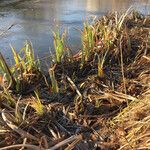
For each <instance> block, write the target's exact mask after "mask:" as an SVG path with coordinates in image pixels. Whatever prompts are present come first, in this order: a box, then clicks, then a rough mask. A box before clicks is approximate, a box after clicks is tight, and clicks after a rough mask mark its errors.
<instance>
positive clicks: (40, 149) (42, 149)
mask: <svg viewBox="0 0 150 150" xmlns="http://www.w3.org/2000/svg"><path fill="white" fill-rule="evenodd" d="M23 146H24V147H26V148H29V149H31V150H45V149H44V148H42V147H40V148H39V147H38V146H35V145H30V144H17V145H10V146H6V147H3V148H0V150H7V149H13V148H18V147H23Z"/></svg>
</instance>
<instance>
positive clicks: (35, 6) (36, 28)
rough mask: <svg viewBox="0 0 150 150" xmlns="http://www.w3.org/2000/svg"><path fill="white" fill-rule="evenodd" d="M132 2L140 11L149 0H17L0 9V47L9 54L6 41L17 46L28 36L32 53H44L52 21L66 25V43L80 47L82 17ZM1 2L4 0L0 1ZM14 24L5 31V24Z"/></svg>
mask: <svg viewBox="0 0 150 150" xmlns="http://www.w3.org/2000/svg"><path fill="white" fill-rule="evenodd" d="M131 5H132V6H133V7H134V8H136V9H137V10H140V11H142V13H145V14H146V13H148V12H149V11H150V0H82V1H81V0H20V1H19V0H18V1H15V2H13V3H12V1H11V4H9V3H8V2H7V5H5V6H6V7H1V9H0V21H1V24H0V29H1V30H0V32H1V31H2V30H6V32H5V34H4V35H3V36H0V50H1V51H2V52H3V53H4V54H5V55H6V56H7V57H9V58H10V57H11V53H10V52H9V51H10V48H9V43H11V44H12V45H14V46H15V47H16V48H17V49H20V48H21V47H22V45H23V43H24V41H25V40H27V39H28V40H31V41H32V43H33V45H34V48H35V49H36V53H38V54H39V55H40V56H42V55H45V53H47V52H48V51H49V47H52V45H50V43H52V33H51V30H54V29H55V27H56V24H60V25H61V27H63V28H64V27H68V28H69V39H68V41H69V43H71V45H70V46H71V47H73V49H78V48H79V47H80V38H79V37H80V33H79V32H78V31H77V30H76V28H78V27H79V28H82V21H83V20H84V19H86V17H87V16H89V15H104V14H105V13H107V12H108V11H124V10H126V9H128V8H129V7H130V6H131ZM0 6H4V1H0ZM11 24H15V25H14V26H13V27H12V28H11V29H10V30H9V31H7V27H9V26H10V25H11Z"/></svg>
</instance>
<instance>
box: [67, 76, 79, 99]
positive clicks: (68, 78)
mask: <svg viewBox="0 0 150 150" xmlns="http://www.w3.org/2000/svg"><path fill="white" fill-rule="evenodd" d="M67 80H68V81H69V82H70V83H71V85H72V86H73V88H74V89H75V90H76V92H77V94H78V95H79V97H80V98H82V94H81V93H80V91H79V90H78V88H77V86H76V85H75V84H74V82H73V81H72V80H71V78H70V77H68V76H67Z"/></svg>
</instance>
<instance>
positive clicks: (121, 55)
mask: <svg viewBox="0 0 150 150" xmlns="http://www.w3.org/2000/svg"><path fill="white" fill-rule="evenodd" d="M122 38H123V36H122V35H121V38H120V57H121V72H122V78H123V86H124V92H125V94H126V93H127V90H126V83H125V77H124V67H123V53H122V45H121V44H122Z"/></svg>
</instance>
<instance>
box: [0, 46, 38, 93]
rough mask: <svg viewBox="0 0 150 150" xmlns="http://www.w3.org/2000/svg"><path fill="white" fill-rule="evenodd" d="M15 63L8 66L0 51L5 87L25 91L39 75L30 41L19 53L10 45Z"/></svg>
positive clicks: (0, 64)
mask: <svg viewBox="0 0 150 150" xmlns="http://www.w3.org/2000/svg"><path fill="white" fill-rule="evenodd" d="M11 50H12V53H13V57H14V62H15V64H14V65H13V66H12V67H9V66H8V64H7V63H6V61H5V59H4V58H3V56H2V54H1V53H0V58H1V59H0V68H1V70H2V73H3V77H4V78H5V79H6V82H7V84H8V86H7V87H6V88H7V89H12V90H13V91H14V92H17V93H22V94H24V93H26V92H27V91H28V90H30V88H33V87H31V86H33V84H34V83H35V82H36V80H38V79H39V77H40V76H41V73H40V68H39V64H38V61H37V60H35V57H34V51H33V48H32V46H31V44H30V43H26V44H25V46H24V47H23V48H22V50H21V51H20V53H17V52H16V50H15V49H14V48H13V47H12V46H11Z"/></svg>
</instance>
